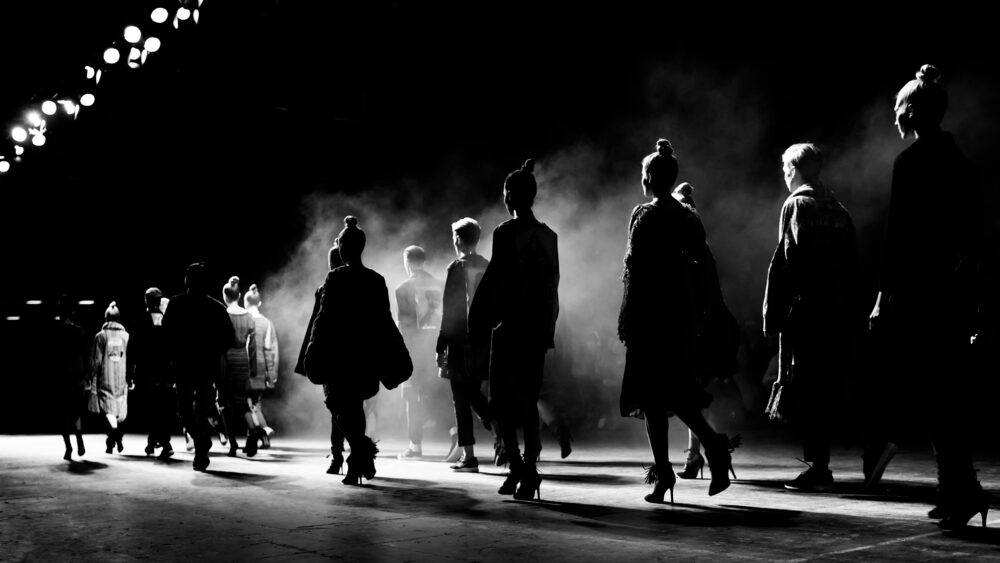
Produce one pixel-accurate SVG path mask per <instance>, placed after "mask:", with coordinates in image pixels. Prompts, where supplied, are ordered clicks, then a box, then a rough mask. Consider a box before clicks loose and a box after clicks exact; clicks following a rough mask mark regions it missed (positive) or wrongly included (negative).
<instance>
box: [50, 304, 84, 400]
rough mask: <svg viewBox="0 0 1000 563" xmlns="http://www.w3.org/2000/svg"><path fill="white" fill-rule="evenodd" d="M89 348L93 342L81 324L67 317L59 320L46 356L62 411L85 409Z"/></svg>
mask: <svg viewBox="0 0 1000 563" xmlns="http://www.w3.org/2000/svg"><path fill="white" fill-rule="evenodd" d="M89 352H90V342H89V341H88V339H87V335H86V333H85V332H84V331H83V329H82V328H80V327H79V326H77V325H76V324H74V323H73V322H72V321H70V320H68V319H63V320H62V321H61V322H59V323H57V324H56V326H55V328H54V330H53V333H52V346H50V347H49V352H48V353H47V354H46V358H45V359H46V360H47V362H48V365H49V369H48V370H47V372H48V373H50V374H51V375H52V377H53V389H54V390H55V391H56V400H57V402H58V404H59V409H60V411H61V412H62V414H65V415H73V414H76V413H80V412H81V411H83V409H84V405H85V404H86V403H85V401H84V398H85V395H84V388H85V387H86V386H87V384H88V382H89V381H90V372H89V370H88V369H87V367H88V356H89Z"/></svg>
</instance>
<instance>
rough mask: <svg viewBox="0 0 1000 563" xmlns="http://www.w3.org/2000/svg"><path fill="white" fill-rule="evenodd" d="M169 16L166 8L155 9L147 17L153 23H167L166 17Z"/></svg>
mask: <svg viewBox="0 0 1000 563" xmlns="http://www.w3.org/2000/svg"><path fill="white" fill-rule="evenodd" d="M168 16H170V12H168V11H167V9H166V8H157V9H155V10H153V13H152V14H150V15H149V17H150V18H151V19H152V20H153V23H163V22H165V21H167V17H168Z"/></svg>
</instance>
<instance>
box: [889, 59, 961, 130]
mask: <svg viewBox="0 0 1000 563" xmlns="http://www.w3.org/2000/svg"><path fill="white" fill-rule="evenodd" d="M940 81H941V71H939V70H938V69H937V67H935V66H934V65H924V66H922V67H920V70H918V71H917V77H916V78H914V79H913V80H911V81H909V82H907V83H906V84H905V85H904V86H903V87H902V88H901V89H900V90H899V93H898V94H896V106H895V108H894V109H895V112H896V128H897V129H898V130H899V136H900V137H902V138H904V139H905V138H906V137H908V136H910V135H911V134H914V133H919V132H920V131H928V130H930V131H933V130H935V129H937V128H938V127H940V126H941V120H942V119H943V118H944V112H945V110H946V109H948V94H947V93H946V92H945V91H944V88H942V87H941V85H940Z"/></svg>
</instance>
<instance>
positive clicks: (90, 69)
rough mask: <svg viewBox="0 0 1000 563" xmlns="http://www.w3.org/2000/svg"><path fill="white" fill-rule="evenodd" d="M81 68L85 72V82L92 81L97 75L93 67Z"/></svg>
mask: <svg viewBox="0 0 1000 563" xmlns="http://www.w3.org/2000/svg"><path fill="white" fill-rule="evenodd" d="M83 68H84V70H86V71H87V80H91V79H93V78H94V76H95V75H96V74H97V72H96V71H95V70H94V67H92V66H85V67H83Z"/></svg>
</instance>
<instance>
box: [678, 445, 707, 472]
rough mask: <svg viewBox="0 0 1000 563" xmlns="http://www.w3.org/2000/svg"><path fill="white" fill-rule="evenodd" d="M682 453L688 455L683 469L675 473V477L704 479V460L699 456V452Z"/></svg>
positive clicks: (688, 451)
mask: <svg viewBox="0 0 1000 563" xmlns="http://www.w3.org/2000/svg"><path fill="white" fill-rule="evenodd" d="M684 451H685V452H687V454H688V457H687V461H685V462H684V469H682V470H681V471H678V472H677V476H678V477H680V478H681V479H694V478H696V477H699V475H700V478H701V479H704V478H705V458H704V457H702V456H701V453H700V452H697V451H695V452H692V451H691V450H684Z"/></svg>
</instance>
